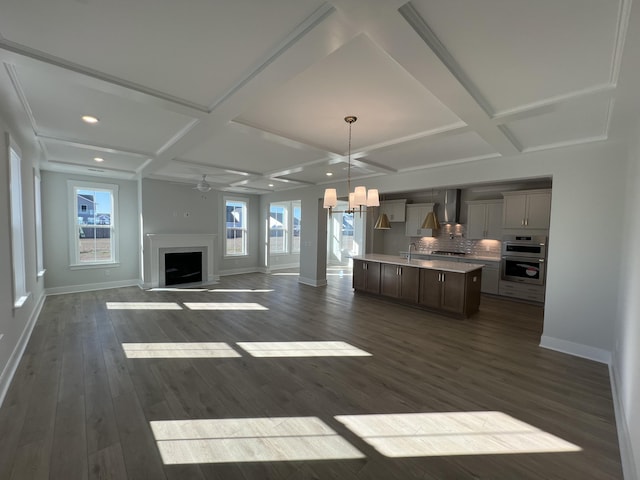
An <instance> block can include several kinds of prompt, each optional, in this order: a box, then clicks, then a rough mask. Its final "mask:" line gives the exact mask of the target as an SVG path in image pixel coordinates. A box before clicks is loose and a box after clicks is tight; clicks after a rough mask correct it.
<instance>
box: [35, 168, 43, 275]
mask: <svg viewBox="0 0 640 480" xmlns="http://www.w3.org/2000/svg"><path fill="white" fill-rule="evenodd" d="M33 201H34V206H35V221H36V274H37V276H38V277H41V276H43V275H44V255H43V248H42V196H41V192H40V175H38V173H37V172H35V171H34V174H33Z"/></svg>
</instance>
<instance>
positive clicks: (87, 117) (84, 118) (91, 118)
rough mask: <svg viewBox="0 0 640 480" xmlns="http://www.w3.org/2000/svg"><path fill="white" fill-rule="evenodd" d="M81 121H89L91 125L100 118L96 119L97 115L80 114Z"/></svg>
mask: <svg viewBox="0 0 640 480" xmlns="http://www.w3.org/2000/svg"><path fill="white" fill-rule="evenodd" d="M82 121H83V122H84V123H89V124H91V125H94V124H96V123H98V122H99V121H100V120H99V119H98V117H94V116H93V115H83V116H82Z"/></svg>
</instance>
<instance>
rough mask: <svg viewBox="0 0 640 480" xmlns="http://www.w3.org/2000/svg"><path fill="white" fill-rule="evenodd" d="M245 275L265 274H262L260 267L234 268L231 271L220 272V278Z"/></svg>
mask: <svg viewBox="0 0 640 480" xmlns="http://www.w3.org/2000/svg"><path fill="white" fill-rule="evenodd" d="M243 273H264V272H261V271H260V268H259V267H244V268H233V269H231V270H220V271H218V275H220V277H226V276H228V275H242V274H243Z"/></svg>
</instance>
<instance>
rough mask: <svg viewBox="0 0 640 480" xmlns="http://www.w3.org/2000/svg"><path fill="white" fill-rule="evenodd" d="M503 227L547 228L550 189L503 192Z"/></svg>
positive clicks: (549, 213) (549, 212)
mask: <svg viewBox="0 0 640 480" xmlns="http://www.w3.org/2000/svg"><path fill="white" fill-rule="evenodd" d="M502 195H503V196H504V210H503V228H517V229H519V230H522V229H531V230H534V229H536V230H548V229H549V219H550V217H551V190H523V191H519V192H505V193H503V194H502Z"/></svg>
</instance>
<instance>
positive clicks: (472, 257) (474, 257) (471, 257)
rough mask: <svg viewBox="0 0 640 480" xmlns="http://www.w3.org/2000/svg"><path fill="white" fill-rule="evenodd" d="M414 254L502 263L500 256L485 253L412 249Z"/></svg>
mask: <svg viewBox="0 0 640 480" xmlns="http://www.w3.org/2000/svg"><path fill="white" fill-rule="evenodd" d="M408 253H409V252H407V251H406V250H404V251H400V255H407V254H408ZM413 255H429V256H430V257H438V258H456V259H459V260H461V261H464V260H481V261H483V262H497V263H500V257H488V256H483V255H471V254H466V255H460V256H456V255H440V254H437V253H430V252H424V251H415V250H414V251H412V252H411V256H413Z"/></svg>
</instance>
